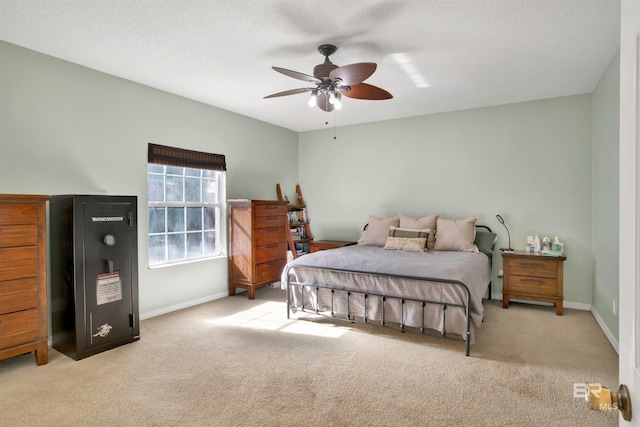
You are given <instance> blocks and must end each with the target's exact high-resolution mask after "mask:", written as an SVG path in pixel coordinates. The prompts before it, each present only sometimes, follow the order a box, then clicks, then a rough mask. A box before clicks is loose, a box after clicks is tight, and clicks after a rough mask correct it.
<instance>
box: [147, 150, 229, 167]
mask: <svg viewBox="0 0 640 427" xmlns="http://www.w3.org/2000/svg"><path fill="white" fill-rule="evenodd" d="M148 162H149V163H156V164H159V165H166V166H178V167H183V168H194V169H207V170H214V171H226V170H227V163H226V160H225V156H224V154H212V153H204V152H201V151H193V150H185V149H183V148H174V147H166V146H164V145H157V144H149V151H148Z"/></svg>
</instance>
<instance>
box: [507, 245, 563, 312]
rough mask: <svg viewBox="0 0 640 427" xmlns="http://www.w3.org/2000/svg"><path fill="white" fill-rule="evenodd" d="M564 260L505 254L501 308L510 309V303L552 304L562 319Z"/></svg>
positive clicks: (522, 253) (529, 254) (520, 252)
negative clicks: (515, 299)
mask: <svg viewBox="0 0 640 427" xmlns="http://www.w3.org/2000/svg"><path fill="white" fill-rule="evenodd" d="M566 259H567V258H566V257H564V256H561V257H555V256H544V255H540V254H535V253H527V252H525V251H515V252H503V253H502V268H503V271H504V280H503V283H502V307H503V308H509V300H510V299H511V298H518V299H523V300H533V301H545V302H551V303H553V304H554V305H555V307H556V314H557V315H558V316H561V315H562V300H563V290H562V289H563V263H564V261H565V260H566Z"/></svg>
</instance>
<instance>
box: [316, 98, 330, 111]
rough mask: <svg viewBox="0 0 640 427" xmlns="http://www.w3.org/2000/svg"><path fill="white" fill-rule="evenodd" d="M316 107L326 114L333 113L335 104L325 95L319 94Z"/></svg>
mask: <svg viewBox="0 0 640 427" xmlns="http://www.w3.org/2000/svg"><path fill="white" fill-rule="evenodd" d="M316 105H317V106H318V107H320V109H321V110H324V111H326V112H331V111H333V108H334V106H333V104H331V103H330V102H329V97H328V96H327V95H325V94H323V93H319V94H318V96H317V97H316Z"/></svg>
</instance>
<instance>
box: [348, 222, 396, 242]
mask: <svg viewBox="0 0 640 427" xmlns="http://www.w3.org/2000/svg"><path fill="white" fill-rule="evenodd" d="M399 225H400V218H398V217H397V216H394V217H393V218H378V217H375V216H373V215H369V225H368V226H367V229H366V230H364V231H363V232H362V236H361V237H360V240H358V244H359V245H363V246H384V245H385V244H386V243H387V237H389V230H390V229H391V227H398V226H399Z"/></svg>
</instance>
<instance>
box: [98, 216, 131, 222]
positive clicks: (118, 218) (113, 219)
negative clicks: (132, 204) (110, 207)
mask: <svg viewBox="0 0 640 427" xmlns="http://www.w3.org/2000/svg"><path fill="white" fill-rule="evenodd" d="M91 221H92V222H118V221H124V217H123V216H92V217H91Z"/></svg>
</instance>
